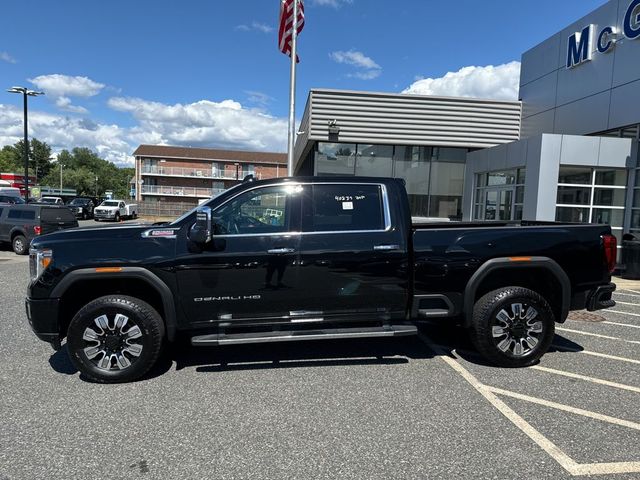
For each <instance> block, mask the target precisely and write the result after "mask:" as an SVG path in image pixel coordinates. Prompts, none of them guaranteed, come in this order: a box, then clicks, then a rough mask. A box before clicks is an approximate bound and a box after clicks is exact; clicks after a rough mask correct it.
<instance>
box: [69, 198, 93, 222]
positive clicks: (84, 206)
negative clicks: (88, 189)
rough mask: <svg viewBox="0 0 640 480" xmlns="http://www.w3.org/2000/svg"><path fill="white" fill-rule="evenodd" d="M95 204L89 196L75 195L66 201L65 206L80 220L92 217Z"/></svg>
mask: <svg viewBox="0 0 640 480" xmlns="http://www.w3.org/2000/svg"><path fill="white" fill-rule="evenodd" d="M95 206H96V203H95V201H94V200H93V199H92V198H90V197H76V198H74V199H73V200H71V201H70V202H69V203H67V207H69V210H71V211H72V212H73V214H74V215H75V216H76V218H81V219H82V220H87V219H89V218H93V210H94V208H95Z"/></svg>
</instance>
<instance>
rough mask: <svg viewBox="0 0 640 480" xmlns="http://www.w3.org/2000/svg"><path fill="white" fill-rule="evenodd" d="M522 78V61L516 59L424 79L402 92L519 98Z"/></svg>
mask: <svg viewBox="0 0 640 480" xmlns="http://www.w3.org/2000/svg"><path fill="white" fill-rule="evenodd" d="M519 80H520V62H515V61H514V62H510V63H505V64H502V65H496V66H493V65H487V66H484V67H475V66H471V67H463V68H461V69H460V70H458V71H457V72H448V73H447V74H446V75H445V76H443V77H439V78H423V79H420V80H417V81H415V82H414V83H412V84H411V85H410V86H409V87H408V88H406V89H404V90H403V91H402V93H408V94H415V95H444V96H453V97H474V98H490V99H495V100H517V99H518V85H519Z"/></svg>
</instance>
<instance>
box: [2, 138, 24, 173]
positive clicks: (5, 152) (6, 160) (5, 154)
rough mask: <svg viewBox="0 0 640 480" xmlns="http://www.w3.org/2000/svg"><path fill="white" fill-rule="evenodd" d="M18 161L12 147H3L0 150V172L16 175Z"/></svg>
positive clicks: (17, 155)
mask: <svg viewBox="0 0 640 480" xmlns="http://www.w3.org/2000/svg"><path fill="white" fill-rule="evenodd" d="M19 160H20V156H19V154H18V152H17V151H16V148H15V147H14V146H12V145H7V146H5V147H3V148H2V150H0V172H5V173H18V171H19V170H18V165H19V163H18V162H19Z"/></svg>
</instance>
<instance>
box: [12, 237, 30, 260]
mask: <svg viewBox="0 0 640 480" xmlns="http://www.w3.org/2000/svg"><path fill="white" fill-rule="evenodd" d="M11 247H13V251H14V253H15V254H16V255H26V254H27V253H29V242H28V241H27V239H26V237H25V236H24V235H16V236H15V237H13V240H11Z"/></svg>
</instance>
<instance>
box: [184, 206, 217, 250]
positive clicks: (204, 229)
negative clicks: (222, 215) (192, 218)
mask: <svg viewBox="0 0 640 480" xmlns="http://www.w3.org/2000/svg"><path fill="white" fill-rule="evenodd" d="M212 232H213V225H212V221H211V208H209V207H199V208H198V209H197V210H196V223H194V224H193V226H192V227H191V230H190V231H189V239H190V240H191V241H192V242H194V243H197V244H199V245H204V244H205V243H209V242H210V241H211V237H212Z"/></svg>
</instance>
